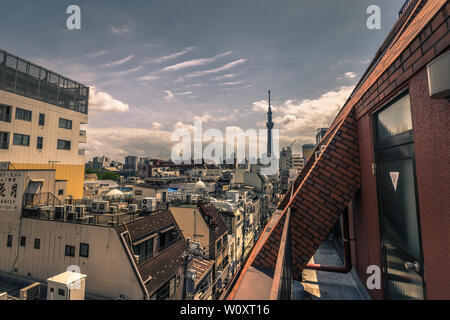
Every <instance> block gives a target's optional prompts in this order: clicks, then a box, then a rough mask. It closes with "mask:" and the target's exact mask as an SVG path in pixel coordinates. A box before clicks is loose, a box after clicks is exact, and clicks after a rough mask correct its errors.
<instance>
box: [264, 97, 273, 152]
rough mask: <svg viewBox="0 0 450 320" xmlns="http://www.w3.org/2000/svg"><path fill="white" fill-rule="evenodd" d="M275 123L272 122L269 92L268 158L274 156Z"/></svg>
mask: <svg viewBox="0 0 450 320" xmlns="http://www.w3.org/2000/svg"><path fill="white" fill-rule="evenodd" d="M273 125H274V123H273V121H272V108H271V106H270V90H269V110H268V111H267V123H266V126H267V156H268V157H270V156H271V155H272V129H273Z"/></svg>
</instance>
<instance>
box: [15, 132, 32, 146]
mask: <svg viewBox="0 0 450 320" xmlns="http://www.w3.org/2000/svg"><path fill="white" fill-rule="evenodd" d="M19 136H20V139H21V143H20V144H17V143H16V139H15V138H16V137H19ZM24 137H28V144H24V143H23V142H24ZM13 145H14V146H19V147H29V146H30V136H29V135H28V134H21V133H14V135H13Z"/></svg>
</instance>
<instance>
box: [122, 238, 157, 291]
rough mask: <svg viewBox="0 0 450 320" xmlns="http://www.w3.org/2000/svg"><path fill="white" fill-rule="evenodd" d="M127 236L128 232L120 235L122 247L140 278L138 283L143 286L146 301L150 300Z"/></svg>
mask: <svg viewBox="0 0 450 320" xmlns="http://www.w3.org/2000/svg"><path fill="white" fill-rule="evenodd" d="M125 234H127V235H128V236H129V232H128V231H124V232H122V233H120V240H122V245H123V247H124V249H125V252H126V253H127V255H128V258H129V260H130V262H131V265H132V266H133V270H134V273H135V274H136V277H137V278H138V282H139V284H140V285H141V288H142V291H143V292H144V300H150V295H149V293H148V290H147V287H146V286H145V282H144V280H143V279H142V277H141V273H140V272H139V268H138V266H137V265H136V262H135V261H134V257H133V255H132V253H131V252H130V250H129V248H128V245H127V241H126V240H125V237H124V235H125Z"/></svg>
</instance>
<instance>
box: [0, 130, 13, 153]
mask: <svg viewBox="0 0 450 320" xmlns="http://www.w3.org/2000/svg"><path fill="white" fill-rule="evenodd" d="M0 134H5V136H6V139H5V141H3V140H0V150H8V149H9V137H10V136H11V133H10V132H8V131H0ZM3 146H5V148H4V147H3Z"/></svg>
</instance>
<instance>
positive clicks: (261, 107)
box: [252, 100, 278, 112]
mask: <svg viewBox="0 0 450 320" xmlns="http://www.w3.org/2000/svg"><path fill="white" fill-rule="evenodd" d="M270 107H271V108H272V111H273V112H275V111H277V110H278V107H277V106H275V105H273V104H272V103H271V104H270ZM268 109H269V102H268V101H267V100H259V101H255V102H253V106H252V110H253V111H255V112H267V110H268Z"/></svg>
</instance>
